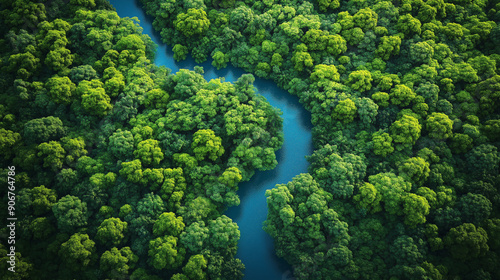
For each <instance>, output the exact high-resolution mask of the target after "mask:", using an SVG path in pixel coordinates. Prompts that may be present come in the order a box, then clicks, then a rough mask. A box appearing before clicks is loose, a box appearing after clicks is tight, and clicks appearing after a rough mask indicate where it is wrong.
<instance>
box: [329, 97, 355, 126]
mask: <svg viewBox="0 0 500 280" xmlns="http://www.w3.org/2000/svg"><path fill="white" fill-rule="evenodd" d="M356 111H357V108H356V104H354V102H353V101H352V100H351V99H349V98H347V99H344V100H341V101H339V103H338V104H337V106H335V109H334V110H333V113H332V117H333V118H335V119H338V120H341V121H342V122H343V123H350V122H352V121H353V120H354V116H355V115H356Z"/></svg>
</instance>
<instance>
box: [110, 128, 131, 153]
mask: <svg viewBox="0 0 500 280" xmlns="http://www.w3.org/2000/svg"><path fill="white" fill-rule="evenodd" d="M108 151H110V152H111V153H112V154H113V155H114V156H116V157H117V158H120V159H129V158H130V157H131V156H132V152H133V151H134V136H133V135H132V133H131V132H130V131H128V130H121V129H118V130H116V131H115V132H114V133H113V135H111V136H110V137H109V145H108Z"/></svg>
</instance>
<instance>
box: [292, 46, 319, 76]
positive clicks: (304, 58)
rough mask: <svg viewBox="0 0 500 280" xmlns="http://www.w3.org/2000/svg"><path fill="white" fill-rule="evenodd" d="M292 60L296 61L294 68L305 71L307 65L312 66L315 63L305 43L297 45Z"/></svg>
mask: <svg viewBox="0 0 500 280" xmlns="http://www.w3.org/2000/svg"><path fill="white" fill-rule="evenodd" d="M292 62H293V63H294V69H295V70H297V71H299V72H301V71H303V70H304V68H305V67H312V66H313V65H314V59H313V58H312V57H311V55H310V54H309V53H308V52H307V46H306V45H305V44H300V45H298V46H297V47H296V49H295V52H294V54H293V57H292Z"/></svg>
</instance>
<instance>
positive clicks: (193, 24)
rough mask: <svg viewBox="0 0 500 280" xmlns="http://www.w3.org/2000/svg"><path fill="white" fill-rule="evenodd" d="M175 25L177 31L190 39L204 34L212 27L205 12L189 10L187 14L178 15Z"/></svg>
mask: <svg viewBox="0 0 500 280" xmlns="http://www.w3.org/2000/svg"><path fill="white" fill-rule="evenodd" d="M174 25H175V28H176V29H177V30H179V31H180V32H182V33H183V34H184V35H186V36H188V37H189V36H195V35H199V34H202V33H204V32H205V31H206V30H207V29H208V27H209V26H210V20H209V19H208V18H207V13H206V12H205V11H204V10H202V9H188V10H187V13H180V14H178V15H177V19H176V20H175V22H174Z"/></svg>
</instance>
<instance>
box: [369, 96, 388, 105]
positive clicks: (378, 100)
mask: <svg viewBox="0 0 500 280" xmlns="http://www.w3.org/2000/svg"><path fill="white" fill-rule="evenodd" d="M372 99H373V100H374V101H375V102H376V103H377V104H378V105H379V106H380V107H387V106H389V94H388V93H387V92H376V93H374V94H372Z"/></svg>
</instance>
